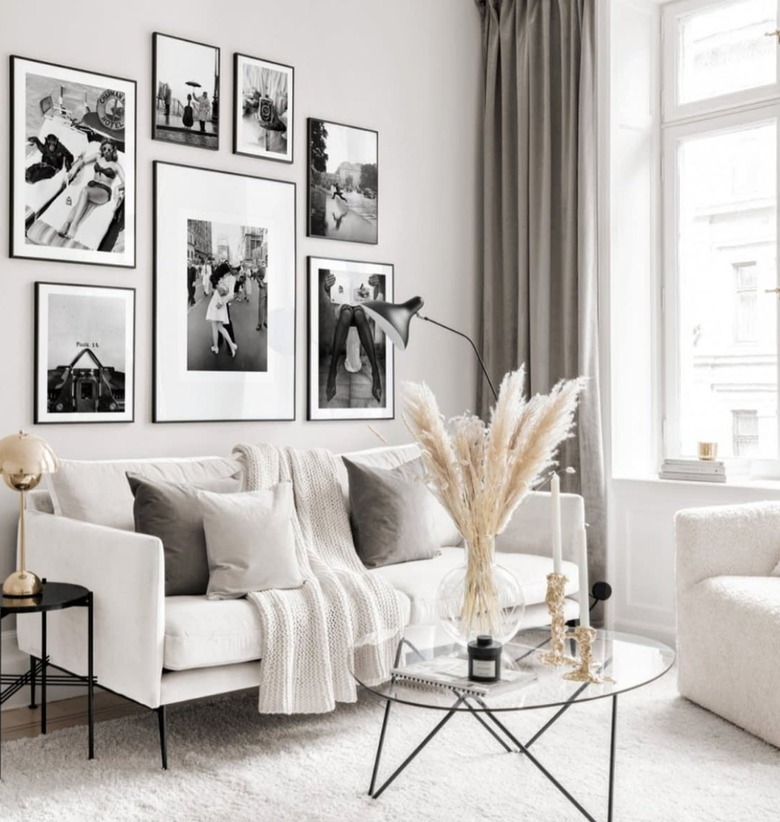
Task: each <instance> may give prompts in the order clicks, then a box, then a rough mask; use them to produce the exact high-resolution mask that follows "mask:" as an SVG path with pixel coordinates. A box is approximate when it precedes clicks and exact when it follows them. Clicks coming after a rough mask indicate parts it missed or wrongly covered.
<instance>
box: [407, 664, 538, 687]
mask: <svg viewBox="0 0 780 822" xmlns="http://www.w3.org/2000/svg"><path fill="white" fill-rule="evenodd" d="M392 674H393V676H394V677H395V679H396V681H398V682H402V683H404V684H409V685H413V686H414V685H419V686H423V687H430V686H433V687H437V686H438V687H442V688H451V689H453V690H457V691H459V692H460V693H464V694H470V695H472V696H487V695H491V696H495V695H497V694H500V693H504V692H506V691H511V690H514V689H515V688H519V687H521V686H522V685H527V684H528V683H530V682H533V681H534V680H535V679H536V674H535V673H534V672H533V671H519V670H516V669H513V668H507V669H502V671H501V679H500V680H499V681H498V682H475V681H474V680H472V679H469V677H468V660H467V659H464V658H462V657H449V658H444V659H425V660H423V661H421V662H414V663H412V664H411V665H405V666H404V667H403V668H393V670H392Z"/></svg>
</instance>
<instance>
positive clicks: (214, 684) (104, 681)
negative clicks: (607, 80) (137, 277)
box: [17, 445, 584, 754]
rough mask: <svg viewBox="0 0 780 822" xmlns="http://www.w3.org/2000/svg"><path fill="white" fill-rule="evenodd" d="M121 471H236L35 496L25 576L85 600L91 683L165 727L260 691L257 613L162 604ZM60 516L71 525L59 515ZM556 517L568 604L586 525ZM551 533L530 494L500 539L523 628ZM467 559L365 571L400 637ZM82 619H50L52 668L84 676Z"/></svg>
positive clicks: (35, 647) (446, 549)
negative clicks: (212, 701)
mask: <svg viewBox="0 0 780 822" xmlns="http://www.w3.org/2000/svg"><path fill="white" fill-rule="evenodd" d="M418 454H419V451H418V450H417V448H416V446H412V445H408V446H398V447H391V448H380V449H372V450H367V451H363V452H355V453H351V454H347V455H345V456H348V457H350V459H352V460H354V461H356V462H361V463H363V464H367V465H371V466H375V467H386V468H392V467H395V466H396V465H399V464H401V463H403V462H406V461H407V460H409V459H412V458H415V457H416V456H418ZM128 470H130V471H134V472H137V473H141V474H146V475H147V476H151V477H156V478H163V479H164V478H168V479H174V480H180V481H182V480H183V481H195V480H197V479H202V478H204V477H208V476H225V475H226V473H229V472H230V471H234V470H239V465H238V463H235V462H233V461H231V460H227V459H225V458H220V457H214V458H204V459H201V460H145V461H137V460H136V461H113V462H97V461H96V462H67V463H64V464H63V469H62V471H61V474H62V476H61V477H59V480H58V482H59V485H60V487H59V489H57V487H56V485H55V486H54V490H55V491H56V493H55V495H54V498H52V496H50V494H49V493H47V492H34V493H33V494H31V498H30V509H31V510H30V511H29V515H28V519H27V543H28V547H27V555H28V567H29V568H31V569H34V570H35V572H36V573H37V574H38V575H39V576H42V577H46V578H48V579H50V580H57V581H62V582H73V583H78V584H81V585H85V586H87V587H88V588H89V589H91V590H92V591H93V593H94V603H95V658H94V665H95V675H96V676H97V679H98V683H99V685H101V686H102V687H104V688H107V689H109V690H111V691H114V692H116V693H118V694H121V695H122V696H125V697H127V698H129V699H131V700H134V701H136V702H138V703H141V704H143V705H146V706H148V707H150V708H153V709H157V710H158V712H159V715H160V718H161V729H162V728H163V725H162V723H163V722H164V706H166V705H169V704H171V703H175V702H180V701H182V700H187V699H193V698H196V697H203V696H209V695H212V694H219V693H223V692H228V691H234V690H239V689H242V688H247V687H250V686H253V685H256V684H257V683H258V677H259V665H260V648H261V640H262V637H261V636H260V631H259V621H258V617H257V615H256V611H255V608H254V606H253V605H252V604H251V603H249V602H248V601H247V600H245V599H239V600H222V601H210V600H207V599H206V597H205V596H175V597H166V596H165V593H164V580H165V575H164V554H163V546H162V543H161V542H160V540H159V539H157V538H156V537H151V536H147V535H144V534H139V533H135V532H134V531H133V530H132V527H133V525H132V495H131V494H130V492H129V487H126V486H127V482H126V478H125V471H128ZM339 480H340V482H341V483H342V487H343V489H344V503H345V505H347V506H348V504H349V498H348V489H347V472H346V470H344V469H343V466H340V475H339ZM63 488H64V489H65V490H63ZM66 492H67V499H66V498H65V496H66ZM58 495H59V497H60V499H59V502H58V500H57V496H58ZM63 508H65V509H67V510H69V512H70V514H71V516H63V515H61V514H62V509H63ZM58 510H59V511H60V514H59V515H58V513H57V511H58ZM561 511H562V536H563V544H564V569H563V570H564V573H565V574H566V575H567V576H568V578H569V583H568V586H567V589H566V593H567V595H569V597H573V595H574V594H576V592H577V590H578V585H577V579H578V573H577V566H576V564H575V563H574V562H573V561H571V557H572V556H573V552H574V544H575V535H576V533H577V529H578V528H579V527H580V525H581V524H582V523H583V519H584V508H583V501H582V498H581V497H579V496H577V495H573V494H563V495H562V499H561ZM74 516H77V517H79V518H78V519H76V518H73V517H74ZM89 519H94V520H97V522H90V521H87V520H89ZM106 523H110V524H106ZM549 524H550V505H549V495H548V494H541V493H539V494H531V495H530V496H529V498H528V499H527V500H526V501H525V503H524V504H523V505H522V506H521V508H520V509H518V511H517V513H516V514H515V516H514V518H513V520H512V522H511V524H510V526H509V527H508V529H507V530H506V531H505V532H504V534H502V535H501V536H500V537H499V538H498V540H497V550H498V551H499V552H500V556H499V557H498V562H499V563H500V564H502V565H504V566H505V567H506V568H508V569H509V570H511V571H512V572H513V573H514V574H515V576H516V577H517V579H518V580H519V581H520V583H521V586H522V590H523V596H524V599H525V603H526V610H525V616H524V624H525V625H542V624H546V623H547V622H548V619H547V609H546V606H545V604H544V598H545V592H546V575H547V574H548V573H549V572H550V571H551V570H552V560H551V558H550V539H549V531H550V528H549ZM116 526H119V527H116ZM463 561H464V551H463V548H462V547H452V546H442V550H441V554H440V555H439V556H437V557H435V558H434V559H430V560H422V561H415V562H408V563H403V564H400V565H392V566H385V567H381V568H376V569H372V570H371V571H370V573H375V574H379V575H381V576H383V577H384V578H385V579H387V580H388V581H389V582H390V583H391V584H392V585H393V587H394V588H395V589H396V591H397V592H398V593H399V598H400V599H401V600H402V601H403V603H404V605H405V608H404V610H405V613H407V614H408V617H407V620H408V625H407V632H412V631H415V630H416V631H420V630H424V629H425V627H426V626H432V625H434V624H435V621H436V620H435V614H434V601H435V593H436V588H437V586H438V583H439V581H440V580H441V578H442V577H443V575H444V574H445V573H446V572H447V571H448V570H449V569H450V568H452V567H454V566H455V565H457V564H460V563H462V562H463ZM578 611H579V608H578V605H577V602H576V601H575V600H574V599H573V598H570V599H569V600H568V601H567V605H566V618H567V619H574V618H576V617H577V615H578ZM85 619H86V617H85V615H84V614H83V613H81V609H72V610H68V611H64V612H62V613H60V614H58V615H57V617H56V619H55V618H52V619H51V620H49V626H48V652H49V657H50V660H51V662H52V663H54V664H55V665H58V666H60V667H62V668H65V669H66V670H69V671H73V672H75V673H78V674H81V675H84V674H85V672H86V668H87V665H86V651H85V648H84V641H83V637H84V635H85V634H84V631H85ZM37 626H38V622H37V617H35V616H30V617H22V618H19V620H18V625H17V635H18V641H19V647H20V648H21V650H22V651H24V652H26V653H29V654H32V655H34V656H40V652H41V649H40V632H39V630H38V627H37ZM163 754H164V751H163Z"/></svg>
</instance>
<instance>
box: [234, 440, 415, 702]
mask: <svg viewBox="0 0 780 822" xmlns="http://www.w3.org/2000/svg"><path fill="white" fill-rule="evenodd" d="M233 453H234V454H236V455H237V456H238V458H239V459H240V460H241V461H242V462H243V465H244V490H247V491H257V490H261V489H264V488H268V487H270V486H272V485H275V484H276V483H278V482H282V481H291V482H292V483H293V488H294V493H295V510H294V512H293V528H294V531H295V543H296V554H297V557H298V562H299V563H300V567H301V571H302V573H303V577H304V579H305V583H304V585H303V586H302V587H300V588H296V589H292V590H272V591H258V592H256V593H250V594H249V595H248V599H250V600H251V601H252V602H253V603H254V605H255V606H256V608H257V611H258V613H259V615H260V623H261V632H262V637H263V645H264V648H263V654H262V662H261V664H260V696H259V705H258V709H259V711H260V713H284V714H292V713H324V712H326V711H332V710H333V709H334V708H335V707H336V702H354V701H355V700H356V699H357V687H356V685H357V683H356V681H355V678H354V677H353V676H352V672H353V671H354V673H355V675H356V676H357V677H358V678H359V679H360V681H361V682H363V683H365V684H367V685H371V684H376V683H378V682H382V681H384V680H386V679H388V678H389V676H390V668H391V667H392V663H393V657H394V654H395V650H396V647H397V645H398V642H399V640H400V637H401V630H402V616H401V607H400V604H399V602H398V598H397V596H396V594H395V591H394V590H393V588H392V586H391V585H390V584H389V583H387V582H385V581H384V580H382V579H381V578H379V577H377V576H376V575H374V574H369V573H368V572H367V571H366V569H365V568H364V566H363V564H362V563H361V562H360V560H359V559H358V556H357V554H356V553H355V547H354V544H353V542H352V532H351V530H350V526H349V516H348V514H347V510H346V507H345V505H344V499H343V495H342V491H341V487H340V485H339V482H338V479H337V476H338V475H337V472H336V468H337V466H336V457H335V456H334V455H333V454H331V453H330V452H328V451H324V450H308V451H297V450H294V449H277V448H274V447H273V446H270V445H261V446H256V445H246V444H241V445H237V446H236V447H235V449H234V452H233Z"/></svg>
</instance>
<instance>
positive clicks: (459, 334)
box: [417, 314, 498, 401]
mask: <svg viewBox="0 0 780 822" xmlns="http://www.w3.org/2000/svg"><path fill="white" fill-rule="evenodd" d="M417 316H418V317H419V318H420V319H421V320H425V321H426V322H429V323H433V324H434V325H438V326H439V327H440V328H444V329H446V330H447V331H452V333H453V334H457V335H458V336H459V337H463V339H464V340H468V343H469V345H470V346H471V347H472V348H473V349H474V353H475V354H476V356H477V360H478V361H479V365H480V368H481V369H482V373H483V374H484V375H485V379H486V380H487V381H488V385H489V386H490V390H491V391H492V392H493V398H494V399H495V400H496V401H498V392H497V391H496V387H495V386H494V385H493V381H492V380H491V379H490V374H488V371H487V368H485V363H484V361H483V359H482V357H481V356H480V353H479V351H478V350H477V346H476V345H474V340H472V339H471V337H469V336H468V334H464V333H463V332H462V331H458V329H457V328H451V327H450V326H449V325H444V323H440V322H439V321H438V320H432V319H431V318H430V317H426V316H425V314H418V315H417Z"/></svg>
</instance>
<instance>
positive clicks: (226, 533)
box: [198, 482, 303, 599]
mask: <svg viewBox="0 0 780 822" xmlns="http://www.w3.org/2000/svg"><path fill="white" fill-rule="evenodd" d="M198 501H199V503H200V509H201V512H202V513H203V530H204V531H205V533H206V553H207V555H208V561H209V587H208V591H207V592H206V595H207V596H208V598H209V599H237V598H238V597H242V596H244V595H245V594H248V593H249V592H250V591H267V590H270V589H272V588H300V586H301V585H303V574H301V569H300V566H299V564H298V558H297V557H296V555H295V533H294V531H293V526H292V513H293V489H292V483H289V482H280V483H279V484H278V485H275V486H273V488H268V489H265V490H263V491H249V492H247V493H243V494H215V493H212V492H210V491H200V492H198Z"/></svg>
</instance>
